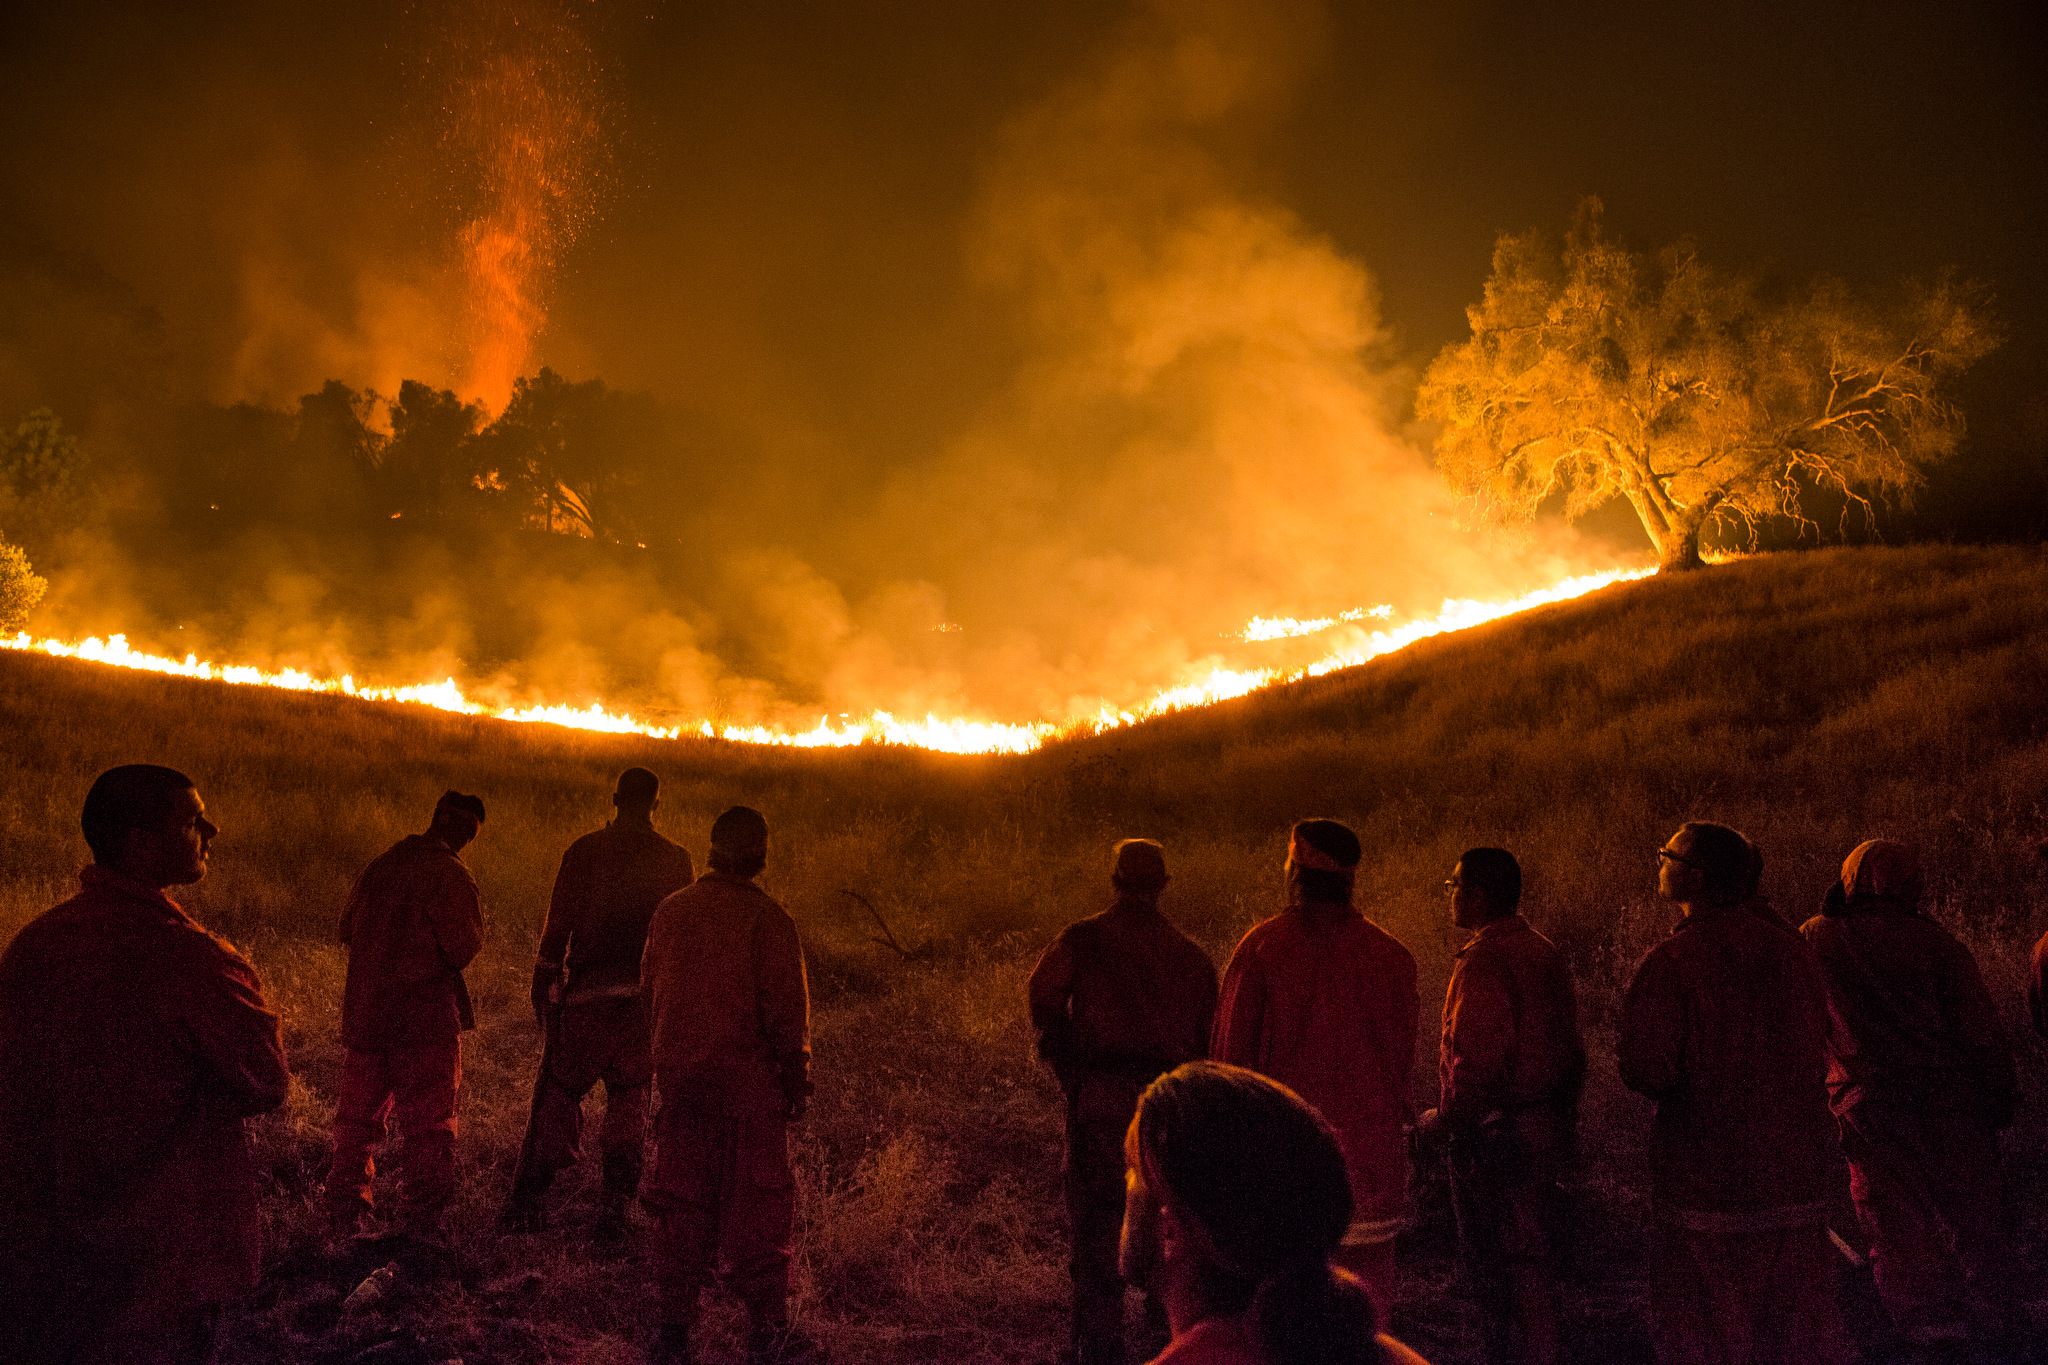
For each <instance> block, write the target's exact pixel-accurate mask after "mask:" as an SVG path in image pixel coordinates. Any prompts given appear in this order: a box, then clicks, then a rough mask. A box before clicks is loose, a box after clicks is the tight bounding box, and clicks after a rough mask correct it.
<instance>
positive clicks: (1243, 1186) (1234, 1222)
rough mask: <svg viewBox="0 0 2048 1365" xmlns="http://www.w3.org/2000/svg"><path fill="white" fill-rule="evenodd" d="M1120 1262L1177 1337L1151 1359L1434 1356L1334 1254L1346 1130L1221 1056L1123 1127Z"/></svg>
mask: <svg viewBox="0 0 2048 1365" xmlns="http://www.w3.org/2000/svg"><path fill="white" fill-rule="evenodd" d="M1124 1159H1125V1163H1126V1179H1125V1186H1126V1191H1127V1194H1126V1199H1125V1205H1124V1228H1123V1245H1122V1262H1123V1270H1124V1274H1125V1275H1126V1276H1127V1277H1128V1278H1129V1279H1130V1280H1131V1281H1132V1282H1133V1283H1135V1284H1150V1285H1153V1286H1155V1287H1156V1288H1157V1290H1158V1293H1159V1296H1160V1297H1161V1298H1162V1299H1163V1300H1164V1301H1165V1303H1166V1315H1167V1320H1168V1322H1169V1323H1170V1324H1171V1327H1172V1330H1173V1340H1172V1341H1171V1343H1170V1344H1169V1345H1168V1346H1167V1348H1166V1350H1165V1351H1164V1352H1162V1353H1161V1354H1160V1355H1159V1356H1157V1357H1156V1358H1155V1359H1154V1360H1153V1361H1152V1365H1425V1362H1424V1361H1423V1360H1422V1358H1421V1357H1420V1356H1418V1355H1416V1354H1415V1352H1413V1351H1411V1350H1409V1349H1408V1348H1407V1347H1406V1346H1404V1345H1402V1344H1401V1343H1400V1342H1398V1341H1396V1340H1394V1339H1393V1338H1392V1337H1390V1336H1388V1335H1386V1334H1385V1333H1384V1332H1383V1331H1381V1330H1380V1323H1379V1311H1378V1309H1377V1307H1376V1306H1375V1304H1374V1302H1373V1300H1372V1297H1371V1296H1370V1295H1369V1294H1367V1293H1366V1291H1365V1286H1364V1285H1362V1284H1360V1283H1359V1282H1358V1280H1357V1279H1356V1277H1354V1276H1353V1275H1352V1274H1351V1273H1350V1272H1349V1271H1346V1270H1343V1269H1341V1268H1339V1267H1338V1266H1336V1265H1334V1264H1332V1259H1333V1258H1334V1257H1335V1256H1336V1254H1337V1250H1338V1246H1339V1244H1340V1243H1341V1242H1342V1241H1343V1239H1344V1237H1345V1236H1346V1235H1347V1232H1348V1230H1349V1228H1350V1226H1351V1194H1352V1189H1353V1181H1352V1178H1351V1174H1350V1171H1349V1170H1348V1167H1349V1164H1350V1163H1349V1159H1348V1158H1347V1157H1346V1155H1345V1152H1344V1149H1343V1147H1342V1145H1341V1141H1340V1138H1339V1136H1338V1134H1337V1133H1336V1132H1335V1131H1333V1130H1332V1129H1331V1127H1330V1125H1329V1123H1328V1122H1327V1121H1326V1120H1325V1119H1324V1118H1323V1117H1322V1115H1320V1114H1318V1113H1316V1112H1315V1110H1313V1109H1311V1108H1309V1107H1308V1105H1306V1104H1304V1103H1303V1102H1302V1100H1301V1097H1300V1096H1298V1095H1296V1094H1295V1093H1294V1092H1293V1091H1291V1090H1289V1089H1287V1088H1286V1087H1285V1086H1283V1085H1279V1084H1277V1083H1275V1082H1274V1081H1272V1080H1269V1079H1268V1078H1266V1077H1264V1076H1261V1075H1258V1074H1257V1073H1256V1072H1251V1071H1246V1070H1243V1069H1242V1068H1239V1067H1234V1066H1223V1065H1221V1064H1219V1063H1216V1062H1189V1063H1187V1064H1186V1065H1184V1066H1179V1067H1175V1068H1174V1069H1173V1070H1172V1071H1169V1072H1167V1073H1166V1074H1165V1075H1164V1076H1161V1077H1160V1078H1159V1079H1158V1080H1156V1081H1154V1082H1153V1083H1152V1084H1151V1085H1150V1086H1149V1087H1147V1089H1146V1091H1145V1093H1144V1095H1143V1097H1142V1098H1140V1099H1139V1101H1138V1112H1137V1114H1136V1116H1135V1117H1134V1118H1133V1119H1132V1120H1131V1126H1130V1131H1129V1133H1128V1134H1127V1135H1126V1137H1125V1143H1124Z"/></svg>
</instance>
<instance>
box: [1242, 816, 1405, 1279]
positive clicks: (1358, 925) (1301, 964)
mask: <svg viewBox="0 0 2048 1365" xmlns="http://www.w3.org/2000/svg"><path fill="white" fill-rule="evenodd" d="M1361 856H1362V850H1361V849H1360V847H1359V844H1358V836H1357V835H1356V834H1353V833H1352V832H1351V830H1350V829H1349V828H1347V827H1346V826H1344V825H1341V824H1338V823H1337V822H1336V821H1335V820H1304V821H1302V822H1301V823H1300V824H1298V825H1296V826H1295V827H1294V830H1293V833H1292V835H1291V836H1290V838H1289V841H1288V846H1287V867H1286V876H1287V907H1286V909H1284V910H1282V911H1281V912H1280V913H1279V914H1278V915H1276V916H1274V917H1273V918H1272V919H1269V920H1266V921H1265V922H1264V923H1262V924H1258V925H1255V926H1254V927H1253V928H1252V930H1251V932H1249V933H1247V934H1246V935H1245V936H1244V938H1243V940H1242V941H1240V942H1239V943H1238V945H1237V950H1236V951H1235V952H1233V953H1232V954H1231V955H1230V965H1229V967H1228V968H1226V969H1225V970H1224V973H1223V995H1222V1001H1221V1003H1220V1004H1219V1005H1218V1006H1217V1011H1216V1030H1215V1036H1214V1039H1213V1042H1212V1044H1211V1048H1210V1056H1212V1057H1214V1058H1215V1059H1216V1060H1217V1061H1219V1062H1227V1063H1229V1064H1231V1065H1233V1066H1241V1067H1245V1068H1248V1069H1249V1070H1252V1071H1256V1072H1258V1073H1260V1074H1261V1075H1264V1076H1270V1077H1272V1078H1273V1079H1274V1080H1276V1081H1278V1082H1280V1083H1281V1084H1282V1085H1284V1086H1286V1087H1287V1088H1288V1089H1290V1090H1292V1091H1294V1092H1295V1093H1296V1094H1297V1095H1299V1096H1301V1098H1302V1099H1304V1100H1306V1101H1308V1102H1309V1103H1310V1104H1312V1105H1314V1106H1315V1108H1316V1111H1317V1112H1318V1113H1320V1114H1321V1115H1322V1116H1323V1117H1324V1118H1326V1119H1328V1120H1329V1121H1330V1124H1331V1126H1332V1127H1333V1128H1335V1129H1336V1132H1337V1138H1338V1141H1339V1142H1340V1143H1341V1144H1342V1146H1343V1149H1344V1161H1345V1165H1346V1168H1347V1169H1348V1170H1349V1171H1350V1172H1351V1195H1352V1215H1351V1225H1350V1227H1349V1228H1348V1229H1347V1230H1346V1231H1345V1234H1344V1237H1343V1244H1342V1245H1341V1246H1340V1247H1339V1249H1338V1251H1337V1256H1336V1260H1337V1263H1338V1264H1339V1265H1341V1266H1343V1267H1344V1268H1345V1269H1346V1270H1349V1271H1350V1272H1351V1273H1352V1274H1354V1275H1356V1276H1357V1277H1358V1278H1359V1279H1360V1280H1361V1281H1363V1282H1364V1284H1365V1287H1366V1289H1367V1291H1369V1292H1370V1293H1371V1295H1372V1298H1373V1301H1374V1302H1375V1303H1377V1304H1379V1305H1380V1307H1381V1310H1382V1311H1385V1309H1386V1307H1387V1306H1388V1305H1389V1304H1391V1303H1392V1301H1393V1289H1394V1238H1395V1236H1396V1235H1397V1234H1398V1233H1399V1232H1400V1231H1401V1230H1402V1229H1403V1228H1404V1227H1406V1226H1407V1225H1408V1135H1407V1129H1408V1123H1409V1120H1410V1118H1411V1117H1412V1114H1411V1111H1410V1108H1409V1086H1410V1082H1411V1077H1412V1073H1413V1071H1414V1067H1415V1035H1416V1029H1417V1022H1418V1019H1419V1016H1420V1009H1421V1000H1420V997H1419V996H1418V995H1417V994H1416V984H1415V957H1414V955H1413V954H1412V953H1410V952H1409V951H1408V950H1407V949H1406V948H1404V947H1402V946H1401V944H1400V943H1399V942H1398V941H1396V940H1395V939H1394V938H1393V936H1392V935H1390V934H1388V933H1387V932H1386V931H1385V930H1384V929H1382V928H1380V927H1379V926H1378V925H1377V924H1375V923H1373V922H1372V921H1371V920H1369V919H1367V918H1366V917H1365V916H1364V915H1362V914H1360V913H1359V911H1358V909H1357V908H1356V907H1355V906H1354V905H1353V904H1352V903H1351V900H1352V883H1353V880H1354V878H1355V877H1356V874H1357V870H1358V863H1359V859H1360V857H1361Z"/></svg>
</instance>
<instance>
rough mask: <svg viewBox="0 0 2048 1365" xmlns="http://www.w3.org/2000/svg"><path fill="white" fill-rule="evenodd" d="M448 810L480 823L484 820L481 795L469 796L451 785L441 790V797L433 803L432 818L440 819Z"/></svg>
mask: <svg viewBox="0 0 2048 1365" xmlns="http://www.w3.org/2000/svg"><path fill="white" fill-rule="evenodd" d="M448 811H453V812H458V813H460V814H463V815H467V816H469V817H470V818H471V819H472V820H475V821H476V822H477V824H479V825H481V824H483V822H484V799H483V798H482V797H481V796H471V795H470V794H469V793H468V792H459V791H456V790H455V789H453V788H452V787H451V788H450V789H449V790H447V791H445V792H442V793H441V799H440V800H439V801H436V802H435V803H434V819H435V820H437V821H438V820H440V819H441V817H442V814H443V812H448Z"/></svg>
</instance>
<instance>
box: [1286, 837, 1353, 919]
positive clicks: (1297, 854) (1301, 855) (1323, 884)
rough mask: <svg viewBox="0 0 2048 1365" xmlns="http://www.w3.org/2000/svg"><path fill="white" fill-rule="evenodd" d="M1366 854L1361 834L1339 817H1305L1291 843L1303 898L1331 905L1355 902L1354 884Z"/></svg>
mask: <svg viewBox="0 0 2048 1365" xmlns="http://www.w3.org/2000/svg"><path fill="white" fill-rule="evenodd" d="M1363 856H1364V850H1363V849H1361V848H1360V847H1359V843H1358V836H1357V835H1356V834H1353V833H1352V832H1351V827H1350V826H1349V825H1342V824H1339V823H1338V822H1337V821H1335V820H1303V821H1302V822H1301V823H1300V824H1298V825H1296V826H1295V827H1294V831H1293V833H1292V835H1291V836H1290V837H1289V839H1288V843H1287V860H1288V862H1290V863H1291V864H1293V866H1294V876H1295V881H1296V883H1297V884H1298V885H1299V886H1300V887H1301V898H1302V899H1303V900H1305V901H1317V902H1321V903H1323V904H1327V905H1349V904H1351V884H1352V882H1353V880H1354V879H1355V878H1356V877H1357V875H1358V861H1359V859H1360V858H1361V857H1363Z"/></svg>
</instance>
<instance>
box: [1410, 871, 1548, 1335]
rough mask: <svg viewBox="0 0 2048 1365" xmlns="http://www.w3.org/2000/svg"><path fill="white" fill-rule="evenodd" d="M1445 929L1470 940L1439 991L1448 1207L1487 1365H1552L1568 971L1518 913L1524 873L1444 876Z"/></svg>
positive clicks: (1426, 1118) (1436, 1124)
mask: <svg viewBox="0 0 2048 1365" xmlns="http://www.w3.org/2000/svg"><path fill="white" fill-rule="evenodd" d="M1446 885H1447V886H1448V887H1449V888H1450V892H1451V922H1452V923H1453V924H1455V925H1457V927H1458V928H1460V929H1467V930H1471V931H1472V939H1471V941H1470V942H1469V943H1467V944H1466V945H1465V946H1464V947H1463V948H1462V949H1460V950H1459V952H1458V957H1457V962H1456V964H1455V965H1454V966H1453V967H1452V968H1451V984H1450V988H1449V990H1447V991H1446V992H1445V993H1444V1031H1443V1046H1442V1052H1441V1058H1440V1061H1439V1064H1438V1077H1439V1082H1440V1085H1441V1090H1440V1092H1439V1099H1438V1107H1437V1108H1436V1109H1434V1110H1432V1111H1430V1112H1429V1113H1428V1114H1425V1115H1423V1119H1422V1123H1421V1124H1420V1125H1418V1126H1419V1127H1420V1128H1421V1129H1423V1131H1424V1133H1425V1135H1427V1134H1428V1133H1430V1132H1431V1131H1433V1130H1441V1131H1442V1133H1443V1135H1444V1137H1445V1138H1446V1139H1447V1141H1448V1143H1449V1147H1450V1158H1451V1159H1450V1169H1451V1200H1452V1203H1453V1205H1454V1207H1455V1208H1456V1209H1457V1214H1458V1233H1459V1238H1460V1240H1461V1241H1462V1243H1463V1244H1464V1250H1465V1265H1466V1268H1467V1270H1468V1272H1469V1273H1470V1275H1471V1277H1472V1282H1473V1287H1474V1288H1475V1289H1476V1290H1477V1291H1478V1293H1479V1306H1480V1310H1481V1312H1482V1314H1483V1321H1484V1326H1485V1330H1486V1348H1487V1357H1488V1359H1489V1360H1491V1361H1492V1362H1494V1365H1552V1362H1554V1361H1556V1359H1557V1357H1558V1323H1557V1262H1556V1251H1557V1234H1558V1225H1559V1223H1560V1221H1561V1219H1560V1213H1561V1204H1562V1200H1561V1197H1560V1193H1559V1190H1558V1185H1557V1182H1558V1177H1559V1176H1560V1175H1561V1174H1562V1173H1563V1169H1564V1167H1565V1165H1566V1163H1567V1160H1568V1157H1569V1154H1570V1152H1571V1149H1572V1147H1573V1140H1574V1136H1575V1134H1574V1131H1573V1130H1574V1129H1575V1128H1576V1126H1577V1123H1578V1102H1579V1087H1580V1085H1581V1084H1582V1083H1583V1082H1584V1080H1585V1077H1586V1049H1585V1045H1584V1043H1583V1042H1582V1041H1581V1040H1580V1038H1579V1016H1578V1002H1577V998H1576V996H1575V994H1574V992H1573V990H1572V977H1571V970H1570V968H1568V967H1567V966H1566V965H1565V960H1564V955H1563V954H1562V953H1560V952H1558V951H1557V948H1556V947H1555V946H1554V945H1553V944H1552V943H1551V941H1550V940H1549V939H1547V938H1545V937H1544V936H1543V935H1542V934H1539V933H1537V932H1536V930H1535V929H1533V928H1532V927H1530V924H1529V921H1528V920H1526V919H1524V918H1522V916H1521V915H1519V914H1517V913H1516V907H1517V906H1518V905H1519V904H1520V902H1521V899H1522V869H1521V865H1520V864H1518V863H1517V862H1516V861H1515V858H1514V855H1513V854H1511V853H1509V852H1508V851H1507V850H1505V849H1499V848H1474V849H1468V850H1466V853H1465V856H1464V857H1462V858H1460V859H1459V860H1458V865H1457V867H1456V868H1454V869H1453V870H1452V872H1451V879H1450V881H1449V882H1447V883H1446Z"/></svg>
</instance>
